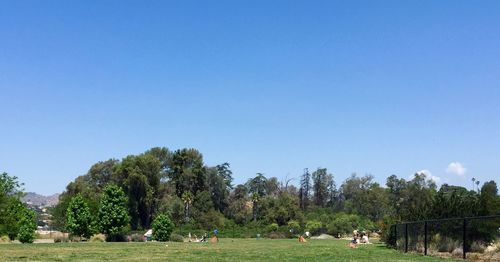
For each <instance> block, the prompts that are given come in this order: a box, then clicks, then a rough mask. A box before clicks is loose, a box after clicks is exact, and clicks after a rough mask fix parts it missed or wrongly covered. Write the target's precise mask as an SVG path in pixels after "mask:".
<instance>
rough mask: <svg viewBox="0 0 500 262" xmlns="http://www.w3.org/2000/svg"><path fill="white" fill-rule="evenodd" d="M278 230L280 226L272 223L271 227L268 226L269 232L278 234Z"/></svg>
mask: <svg viewBox="0 0 500 262" xmlns="http://www.w3.org/2000/svg"><path fill="white" fill-rule="evenodd" d="M278 228H279V226H278V224H276V223H272V224H270V225H269V226H267V232H276V231H278Z"/></svg>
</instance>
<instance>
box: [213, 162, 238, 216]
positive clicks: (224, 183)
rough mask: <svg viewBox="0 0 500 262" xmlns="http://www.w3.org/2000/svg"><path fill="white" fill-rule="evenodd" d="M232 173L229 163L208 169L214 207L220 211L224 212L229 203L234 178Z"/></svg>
mask: <svg viewBox="0 0 500 262" xmlns="http://www.w3.org/2000/svg"><path fill="white" fill-rule="evenodd" d="M231 175H232V172H231V170H230V169H229V164H228V163H224V164H222V165H218V166H216V167H214V168H208V169H207V176H208V187H209V192H211V197H212V202H213V205H214V208H215V209H216V210H218V211H219V212H224V211H225V209H226V208H227V207H228V205H229V203H228V197H229V193H230V191H231V189H232V185H231V182H232V180H233V178H232V176H231Z"/></svg>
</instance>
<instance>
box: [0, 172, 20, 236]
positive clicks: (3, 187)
mask: <svg viewBox="0 0 500 262" xmlns="http://www.w3.org/2000/svg"><path fill="white" fill-rule="evenodd" d="M22 186H23V183H20V182H19V181H18V179H17V177H15V176H9V175H8V174H7V173H1V174H0V235H7V236H8V237H9V238H10V239H11V240H14V239H15V238H16V237H17V235H18V233H19V230H20V226H21V224H20V223H19V222H20V221H21V219H22V218H23V217H24V214H25V211H26V207H25V206H24V204H23V203H22V202H21V201H20V198H21V196H23V195H24V193H23V189H22Z"/></svg>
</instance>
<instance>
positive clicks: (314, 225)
mask: <svg viewBox="0 0 500 262" xmlns="http://www.w3.org/2000/svg"><path fill="white" fill-rule="evenodd" d="M322 228H323V224H322V223H321V222H320V221H318V220H310V221H307V224H306V231H309V232H311V234H313V235H314V234H317V233H319V231H320V230H321V229H322Z"/></svg>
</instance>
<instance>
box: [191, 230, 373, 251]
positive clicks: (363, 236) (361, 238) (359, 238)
mask: <svg viewBox="0 0 500 262" xmlns="http://www.w3.org/2000/svg"><path fill="white" fill-rule="evenodd" d="M310 236H311V234H310V233H309V232H305V234H304V235H300V236H299V242H302V243H305V242H307V241H306V238H309V237H310ZM188 237H189V240H188V241H189V242H208V241H210V242H212V243H217V242H219V230H218V229H214V231H213V237H212V238H211V239H210V240H209V239H208V234H207V232H205V234H203V236H202V237H201V239H198V237H197V236H196V235H194V239H193V238H192V236H191V232H189V235H188ZM359 244H370V240H369V239H368V234H367V233H366V232H365V231H361V232H360V231H358V230H354V232H353V237H352V240H351V241H350V242H349V246H350V247H351V248H358V245H359Z"/></svg>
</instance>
